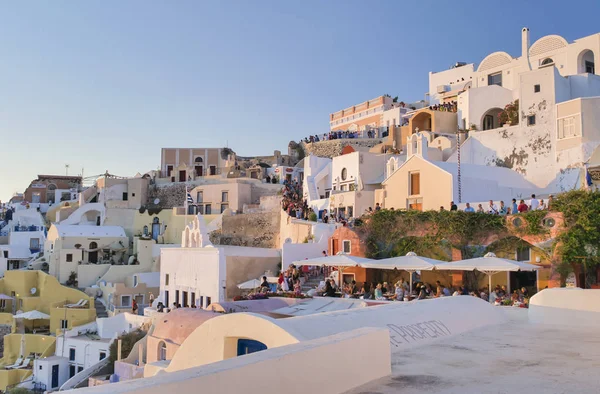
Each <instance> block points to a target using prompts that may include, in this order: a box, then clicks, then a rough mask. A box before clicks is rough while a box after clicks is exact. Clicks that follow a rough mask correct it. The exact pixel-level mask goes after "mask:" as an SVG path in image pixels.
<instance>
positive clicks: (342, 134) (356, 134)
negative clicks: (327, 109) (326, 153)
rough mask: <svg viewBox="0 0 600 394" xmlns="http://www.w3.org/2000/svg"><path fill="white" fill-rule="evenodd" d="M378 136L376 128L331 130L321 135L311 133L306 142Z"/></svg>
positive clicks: (305, 139)
mask: <svg viewBox="0 0 600 394" xmlns="http://www.w3.org/2000/svg"><path fill="white" fill-rule="evenodd" d="M376 136H377V134H376V131H375V130H365V131H350V130H346V131H342V130H337V131H330V132H329V133H325V134H323V135H322V136H321V137H319V135H317V134H315V135H311V136H308V137H305V138H304V142H305V143H307V144H310V143H313V142H319V141H329V140H341V139H352V138H375V137H376Z"/></svg>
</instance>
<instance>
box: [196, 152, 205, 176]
mask: <svg viewBox="0 0 600 394" xmlns="http://www.w3.org/2000/svg"><path fill="white" fill-rule="evenodd" d="M203 162H204V160H203V159H202V158H201V157H196V158H195V159H194V171H196V176H204V166H203V165H202V163H203Z"/></svg>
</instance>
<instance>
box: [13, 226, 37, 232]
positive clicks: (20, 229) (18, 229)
mask: <svg viewBox="0 0 600 394" xmlns="http://www.w3.org/2000/svg"><path fill="white" fill-rule="evenodd" d="M13 231H14V232H17V233H19V232H26V231H42V227H40V226H33V225H32V226H19V225H16V226H14V227H13Z"/></svg>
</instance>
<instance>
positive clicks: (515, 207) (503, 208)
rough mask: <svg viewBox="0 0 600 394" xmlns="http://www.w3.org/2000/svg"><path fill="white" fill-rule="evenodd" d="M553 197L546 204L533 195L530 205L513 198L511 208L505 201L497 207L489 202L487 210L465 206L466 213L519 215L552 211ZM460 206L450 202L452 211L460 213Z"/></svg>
mask: <svg viewBox="0 0 600 394" xmlns="http://www.w3.org/2000/svg"><path fill="white" fill-rule="evenodd" d="M552 200H553V197H552V195H550V196H549V198H548V202H547V203H546V202H544V200H543V199H539V200H538V199H537V198H536V197H535V194H532V195H531V200H530V201H529V204H526V203H525V200H520V201H519V202H518V203H517V199H516V198H513V199H512V202H511V204H510V206H507V205H506V204H504V201H500V205H496V203H494V201H493V200H490V201H489V204H488V206H486V207H485V208H484V207H483V204H477V208H474V207H472V206H471V204H470V203H467V204H466V206H465V209H464V211H465V212H477V213H489V214H492V215H515V214H517V213H523V212H527V211H541V210H547V209H550V206H551V204H552ZM445 210H446V209H445V208H444V206H441V207H440V211H445ZM458 210H459V209H458V206H457V205H456V204H455V203H454V201H451V202H450V211H458Z"/></svg>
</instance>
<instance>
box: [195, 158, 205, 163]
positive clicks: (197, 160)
mask: <svg viewBox="0 0 600 394" xmlns="http://www.w3.org/2000/svg"><path fill="white" fill-rule="evenodd" d="M203 161H204V160H202V158H201V157H196V158H195V159H194V162H195V163H202V162H203Z"/></svg>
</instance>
